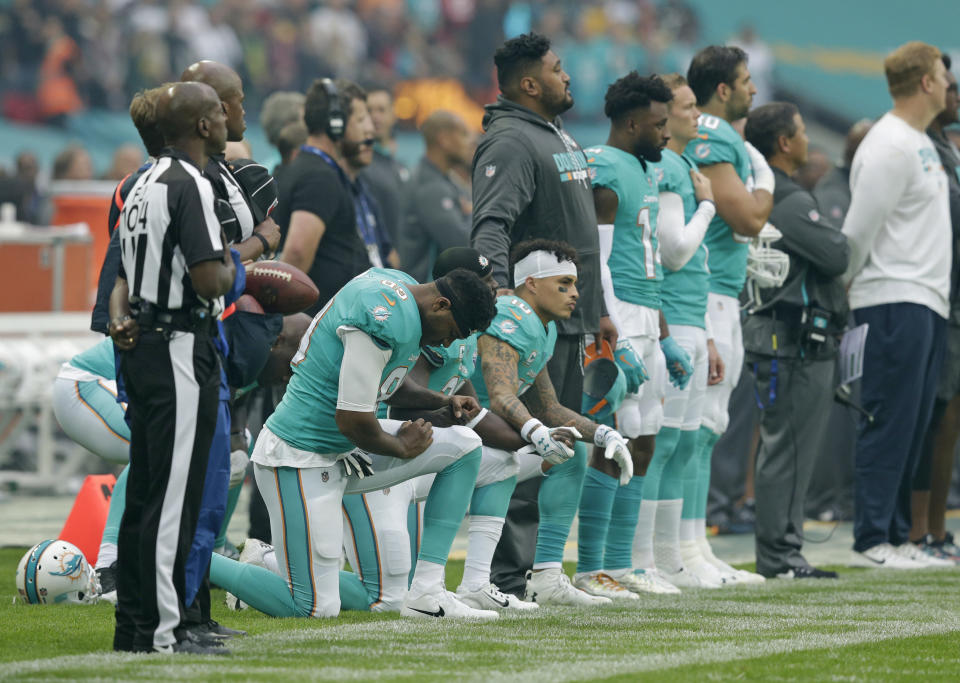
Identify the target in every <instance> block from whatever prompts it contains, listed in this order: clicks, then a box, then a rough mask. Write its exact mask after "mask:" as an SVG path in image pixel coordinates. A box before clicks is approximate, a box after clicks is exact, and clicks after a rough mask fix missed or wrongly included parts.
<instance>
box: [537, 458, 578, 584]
mask: <svg viewBox="0 0 960 683" xmlns="http://www.w3.org/2000/svg"><path fill="white" fill-rule="evenodd" d="M574 451H575V454H574V456H573V457H572V458H570V459H569V460H567V461H566V462H564V463H562V464H560V465H554V466H553V467H551V468H550V470H549V471H548V472H547V473H546V474H544V477H543V483H542V484H541V485H540V495H539V496H538V498H537V501H538V504H539V507H540V528H539V530H538V531H537V550H536V554H535V556H534V560H533V568H534V569H548V568H551V567H562V566H563V549H564V546H565V545H566V544H567V537H568V536H569V535H570V526H571V525H572V524H573V518H574V517H575V516H576V514H577V507H578V506H579V505H580V491H581V489H582V488H583V479H584V477H585V476H586V473H587V445H586V444H585V443H583V442H582V441H578V442H577V443H576V445H575V446H574Z"/></svg>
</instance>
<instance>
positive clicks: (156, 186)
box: [117, 150, 225, 315]
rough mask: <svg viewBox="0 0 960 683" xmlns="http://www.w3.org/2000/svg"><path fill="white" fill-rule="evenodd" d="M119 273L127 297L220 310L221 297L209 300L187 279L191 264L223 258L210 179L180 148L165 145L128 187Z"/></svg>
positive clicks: (184, 307) (121, 226) (122, 217)
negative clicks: (171, 148)
mask: <svg viewBox="0 0 960 683" xmlns="http://www.w3.org/2000/svg"><path fill="white" fill-rule="evenodd" d="M117 230H118V231H119V233H120V252H121V267H120V276H121V277H123V278H125V279H126V280H127V283H128V285H129V288H130V300H131V302H135V301H137V300H142V301H149V302H150V303H152V304H154V305H155V306H157V307H158V308H160V309H164V310H179V309H182V310H190V309H191V308H194V307H196V306H202V307H204V308H206V309H207V310H209V311H210V312H211V313H212V314H213V315H218V314H219V313H220V312H221V311H223V297H217V299H215V300H213V301H207V300H206V299H203V298H202V297H200V296H199V295H198V294H197V293H196V292H195V291H194V290H193V286H192V285H191V282H190V273H189V268H190V267H191V266H195V265H196V264H198V263H201V262H203V261H212V260H215V259H221V258H223V253H224V248H225V247H224V244H223V241H222V240H221V227H220V221H219V220H218V218H217V215H216V212H215V210H214V194H213V187H212V186H211V185H210V181H209V180H207V179H206V178H204V177H203V175H202V174H201V172H200V169H198V168H197V166H196V165H195V164H194V163H193V162H192V161H191V160H190V159H189V158H188V157H187V156H186V155H184V154H182V153H180V152H177V151H174V150H165V151H164V152H163V154H161V156H160V158H159V159H157V163H155V164H154V165H153V166H152V167H151V168H149V169H148V170H147V171H146V172H145V173H144V174H143V175H142V176H141V177H140V178H139V180H137V182H136V183H135V184H134V186H133V188H132V189H131V190H130V194H129V195H128V196H127V200H126V203H125V204H124V206H123V213H122V214H121V215H120V223H119V226H118V227H117Z"/></svg>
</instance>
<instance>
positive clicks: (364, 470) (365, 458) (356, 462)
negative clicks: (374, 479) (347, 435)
mask: <svg viewBox="0 0 960 683" xmlns="http://www.w3.org/2000/svg"><path fill="white" fill-rule="evenodd" d="M340 462H342V463H343V473H344V474H346V475H347V476H348V477H349V476H350V475H353V474H356V475H357V476H358V477H360V478H361V479H363V478H364V477H369V476H370V475H371V474H373V460H372V459H371V458H370V456H369V455H367V454H366V453H364V452H363V451H361V450H360V449H359V448H358V449H355V450H352V451H350V452H349V453H344V455H343V457H341V458H340Z"/></svg>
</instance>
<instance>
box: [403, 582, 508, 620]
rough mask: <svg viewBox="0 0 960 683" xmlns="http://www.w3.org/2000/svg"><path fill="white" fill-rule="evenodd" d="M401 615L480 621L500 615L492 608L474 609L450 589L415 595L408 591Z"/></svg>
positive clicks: (496, 617)
mask: <svg viewBox="0 0 960 683" xmlns="http://www.w3.org/2000/svg"><path fill="white" fill-rule="evenodd" d="M400 616H401V617H412V618H414V619H427V618H431V617H433V618H444V619H474V620H478V621H492V620H494V619H499V618H500V615H499V614H497V613H496V612H494V611H493V610H490V609H474V608H473V607H471V606H470V605H468V604H466V603H465V602H462V601H461V600H460V599H458V598H457V596H456V595H455V594H454V593H451V592H450V591H448V590H438V591H436V592H435V593H422V594H420V595H417V596H414V595H412V594H410V593H407V597H405V598H404V599H403V607H402V608H401V609H400Z"/></svg>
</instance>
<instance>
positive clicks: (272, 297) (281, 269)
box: [244, 261, 320, 315]
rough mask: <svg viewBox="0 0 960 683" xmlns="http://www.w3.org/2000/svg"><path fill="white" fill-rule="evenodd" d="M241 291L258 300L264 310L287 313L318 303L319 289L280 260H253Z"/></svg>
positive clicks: (304, 275) (297, 311)
mask: <svg viewBox="0 0 960 683" xmlns="http://www.w3.org/2000/svg"><path fill="white" fill-rule="evenodd" d="M244 293H246V294H249V295H251V296H252V297H253V298H254V299H256V300H257V301H259V302H260V305H261V306H263V310H264V311H265V312H266V313H282V314H283V315H290V314H292V313H299V312H300V311H303V310H305V309H307V308H309V307H310V306H312V305H313V304H315V303H316V302H317V299H318V298H319V297H320V292H319V290H318V289H317V286H316V285H315V284H313V281H312V280H311V279H310V278H309V277H307V274H306V273H304V272H303V271H302V270H300V269H299V268H296V267H294V266H291V265H290V264H289V263H283V262H282V261H256V262H255V263H251V264H250V265H248V266H247V287H246V289H245V290H244Z"/></svg>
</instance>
